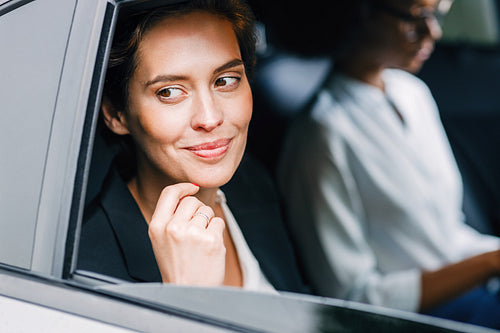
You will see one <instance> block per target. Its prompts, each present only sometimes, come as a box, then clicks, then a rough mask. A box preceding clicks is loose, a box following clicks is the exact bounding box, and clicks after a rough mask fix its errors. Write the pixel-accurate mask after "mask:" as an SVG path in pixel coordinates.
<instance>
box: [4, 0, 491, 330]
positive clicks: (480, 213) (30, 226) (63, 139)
mask: <svg viewBox="0 0 500 333" xmlns="http://www.w3.org/2000/svg"><path fill="white" fill-rule="evenodd" d="M169 2H170V1H169V0H158V1H143V0H116V1H109V2H108V1H87V2H85V1H76V0H64V1H60V0H42V1H36V0H3V1H2V0H0V45H7V46H8V47H7V48H6V50H7V51H8V52H7V51H5V52H4V51H2V53H4V55H2V56H0V59H1V60H2V61H3V62H5V63H6V64H8V65H7V66H2V70H4V68H5V72H4V73H2V75H0V84H3V87H7V86H8V87H14V88H16V89H14V90H15V91H16V94H12V93H11V92H10V91H11V90H9V89H5V91H0V100H1V101H2V102H1V103H2V108H5V110H7V111H9V110H14V111H15V112H0V129H2V131H1V132H2V138H4V139H5V141H9V147H8V149H5V151H2V156H7V157H9V158H8V159H7V161H6V162H5V163H2V164H1V166H0V169H1V170H2V175H0V187H2V188H4V189H9V193H8V195H7V192H6V191H2V197H1V200H0V212H2V214H3V215H2V219H3V221H2V222H0V225H2V228H3V230H7V231H6V232H4V233H3V235H2V233H0V298H1V296H2V295H4V294H6V295H7V296H9V293H8V291H9V290H10V289H11V290H16V291H15V293H17V294H16V295H17V296H9V297H13V298H18V299H21V300H22V299H26V300H28V301H29V302H30V303H33V304H37V302H39V303H40V304H41V303H43V302H48V303H50V302H52V303H51V304H52V305H51V306H52V307H53V308H63V307H64V311H68V312H72V311H74V312H75V313H76V312H77V311H81V310H82V309H81V308H78V306H79V304H78V298H67V300H66V301H59V299H57V298H56V297H52V294H50V292H54V293H58V295H59V294H64V293H68V294H69V291H70V289H71V288H74V289H77V290H78V291H80V292H81V291H89V290H90V291H92V292H95V294H93V297H94V298H92V299H91V300H90V301H89V302H88V303H83V302H82V304H85V307H86V309H84V310H85V311H86V313H87V314H89V313H90V314H91V315H93V316H94V315H95V316H96V318H100V320H102V321H105V320H110V321H111V320H113V321H114V322H118V323H121V321H120V320H122V318H118V317H119V316H118V314H115V315H114V316H116V318H115V317H113V315H110V314H109V313H108V312H107V311H106V309H104V310H103V311H101V310H100V309H98V308H96V309H92V305H94V304H97V303H94V302H96V299H95V297H97V296H96V295H100V296H102V295H105V296H106V300H107V301H108V302H109V303H111V301H112V300H120V302H123V304H126V305H127V306H131V305H138V304H139V305H140V306H141V307H142V308H144V309H149V310H151V309H153V310H154V311H157V312H159V313H161V314H167V315H168V316H172V317H175V318H181V319H183V320H184V319H185V320H189V321H193V322H195V323H196V324H200V326H201V325H205V324H206V325H210V327H222V328H223V329H224V330H225V329H227V330H230V331H241V332H253V331H309V329H311V328H315V329H317V330H318V331H350V332H364V331H366V330H368V329H374V330H378V329H380V330H382V329H383V330H389V331H391V330H392V331H401V330H403V331H405V330H413V331H418V332H458V331H464V332H465V331H471V332H472V331H474V328H470V327H466V326H457V325H454V324H453V323H447V322H443V321H439V320H437V319H432V318H423V317H419V316H417V315H416V314H413V313H403V312H399V311H392V310H390V309H374V308H372V307H369V306H365V305H363V304H355V303H350V302H347V301H342V300H335V299H323V298H316V297H313V296H310V297H309V296H304V297H299V296H298V295H287V294H284V295H285V296H286V297H283V298H282V297H279V296H268V297H263V296H262V295H257V294H253V293H237V292H235V291H234V290H229V289H223V290H214V289H209V288H208V289H204V288H186V287H176V286H169V285H164V286H159V285H158V284H156V285H153V284H130V283H123V281H120V280H118V279H115V278H112V277H109V276H103V275H101V274H97V273H93V272H86V271H79V270H77V269H76V254H77V252H78V238H79V231H80V227H81V222H82V216H83V212H84V210H85V207H87V206H88V205H89V204H90V203H91V202H92V200H94V199H95V198H96V196H97V195H98V193H99V191H100V188H101V186H102V183H103V180H104V178H105V176H106V173H107V171H108V169H109V166H110V164H111V162H112V160H113V158H114V157H115V156H116V154H117V152H118V150H119V147H116V146H115V145H113V144H110V143H109V142H107V141H106V139H105V138H104V136H103V135H102V129H103V128H102V126H103V124H102V123H101V122H100V120H99V112H98V111H99V105H100V94H101V92H102V85H103V80H104V77H105V68H106V61H107V52H109V44H110V41H111V39H112V35H113V23H114V22H115V20H116V15H117V10H116V8H119V10H132V9H139V8H145V7H147V6H157V5H161V4H163V3H169ZM249 3H250V4H251V5H252V6H254V9H255V11H256V14H257V19H258V20H259V21H260V23H259V26H258V31H257V33H258V36H259V43H258V62H257V66H256V72H255V75H254V78H253V83H252V90H253V96H254V113H253V118H252V122H251V127H250V130H249V139H248V144H247V150H248V152H249V153H251V154H252V155H254V156H255V157H257V158H258V159H260V161H261V162H262V163H263V164H264V166H265V167H266V168H267V169H268V170H269V172H270V173H271V174H272V175H275V173H276V163H277V159H278V156H279V153H280V149H281V145H282V143H283V138H284V136H285V135H286V131H287V128H288V126H289V124H290V123H291V121H292V120H293V119H294V117H296V116H297V115H298V114H300V113H302V112H307V110H308V108H309V107H310V106H311V103H313V102H314V100H315V92H316V91H318V89H319V88H320V87H321V85H322V84H323V82H324V81H325V79H326V78H327V76H328V74H329V73H330V71H331V70H332V68H334V66H335V61H334V59H330V58H327V57H306V56H303V55H299V54H297V53H295V52H294V51H292V50H288V49H286V48H284V47H282V46H281V45H280V44H279V43H278V41H276V40H273V38H272V36H270V35H269V34H268V31H267V30H266V18H265V16H263V15H261V14H262V12H264V11H265V10H266V1H259V0H252V1H251V0H249ZM45 5H46V6H45ZM56 11H57V13H58V15H55V16H54V15H53V13H54V12H56ZM89 13H90V14H92V15H90V14H89ZM4 14H5V15H4ZM94 14H95V15H94ZM24 15H26V17H30V18H31V17H32V18H33V20H31V21H30V23H31V25H26V24H23V25H19V24H18V25H17V26H16V27H17V28H16V29H15V31H14V30H12V31H11V33H9V34H7V33H1V31H2V28H3V29H4V30H3V31H7V30H8V28H9V27H11V25H9V24H11V23H12V22H15V21H16V20H20V18H23V16H24ZM88 17H92V21H89V22H91V23H88V22H87V21H86V19H88ZM499 17H500V0H473V1H470V0H455V2H454V4H453V7H452V9H451V11H450V13H449V15H448V16H447V17H446V21H445V28H444V31H445V35H444V38H443V39H442V40H441V41H440V42H439V43H438V44H437V47H436V50H435V52H434V54H433V56H432V57H431V58H430V60H429V61H428V62H427V63H426V65H425V66H424V68H423V70H422V71H421V72H420V73H419V74H418V75H419V76H420V77H421V78H422V79H423V80H424V81H425V82H426V83H427V84H428V85H429V87H430V89H431V91H432V93H433V95H434V97H435V99H436V101H437V103H438V106H439V109H440V112H441V118H442V120H443V123H444V126H445V129H446V131H447V134H448V136H449V139H450V142H451V144H452V148H453V151H454V153H455V157H456V159H457V162H458V164H459V168H460V170H461V172H462V178H463V181H464V186H465V198H464V213H465V215H466V217H467V221H468V223H470V224H471V225H472V226H474V227H475V228H477V229H478V230H479V231H481V232H485V233H490V234H495V235H500V205H499V202H500V174H499V173H498V170H500V136H499V135H498V133H499V131H498V128H500V98H498V96H499V95H498V94H499V92H500V80H499V78H500V22H499ZM37 27H39V29H36V28H37ZM42 27H43V28H42ZM103 27H104V28H103ZM47 36H50V37H51V42H50V43H48V44H49V45H50V47H48V46H47V45H44V41H46V37H47ZM80 36H85V38H84V39H82V38H80ZM20 40H22V41H23V43H20V42H19V41H20ZM95 40H97V41H98V42H97V43H94V42H95ZM299 42H300V41H299ZM26 45H30V46H31V45H33V47H34V48H36V49H37V50H43V51H40V53H39V54H37V57H38V58H37V59H38V62H37V61H33V54H32V52H31V53H30V52H26V50H25V48H23V47H24V46H26ZM81 45H91V46H89V50H86V52H87V53H85V52H81V51H82V50H81ZM76 46H78V47H76ZM94 53H95V59H97V62H95V63H94V58H93V57H92V56H93V55H94ZM19 54H22V56H19ZM89 59H90V60H89ZM11 63H12V64H20V66H10V64H11ZM40 63H43V64H44V66H40ZM47 64H48V65H47ZM65 66H66V67H65ZM19 68H22V70H23V73H24V74H23V75H19V73H18V70H19ZM54 68H55V69H57V70H54ZM69 68H71V70H69ZM40 71H41V72H40ZM31 73H37V75H32V74H31ZM1 76H3V78H2V77H1ZM26 77H29V78H30V80H31V84H32V86H31V88H33V89H26V82H25V81H26ZM80 79H81V82H79V81H78V80H80ZM6 82H8V83H6ZM299 83H300V84H299ZM80 84H81V85H82V86H80ZM18 87H24V88H23V89H19V88H18ZM34 87H36V89H35V88H34ZM82 87H83V88H82ZM28 90H31V91H28ZM27 97H29V98H27ZM19 110H20V111H19ZM33 110H35V111H36V113H35V112H34V111H33ZM67 110H71V112H68V111H67ZM27 111H29V112H31V113H28V112H27ZM65 111H66V113H65ZM26 115H31V116H26ZM33 115H36V116H33ZM12 123H14V124H16V125H18V126H10V125H6V124H12ZM68 124H70V125H68ZM82 124H83V125H82ZM25 133H30V134H31V136H30V135H24V134H25ZM33 137H36V138H37V140H33ZM12 142H16V147H14V148H15V149H13V148H12V146H13V145H12ZM4 147H5V145H3V146H2V150H3V149H4ZM74 147H78V148H79V149H74ZM26 156H30V160H29V163H27V162H26V158H25V157H26ZM73 164H74V166H73ZM61 170H63V171H65V172H66V173H64V172H61ZM68 170H69V171H68ZM75 170H76V172H74V173H71V172H70V171H75ZM60 189H63V190H60ZM54 193H55V194H54ZM21 201H22V203H23V209H19V205H20V202H21ZM14 220H15V221H19V222H18V223H17V224H14V223H12V221H14ZM5 272H7V274H4V273H5ZM3 275H5V276H6V277H4V276H3ZM18 275H20V276H23V277H24V278H23V281H24V282H23V283H19V281H18V280H17V276H18ZM13 276H16V278H13ZM26 276H27V278H26ZM35 281H37V283H39V284H40V286H37V287H36V288H35V289H36V290H37V292H39V294H40V297H44V299H47V301H45V300H44V301H43V302H42V301H39V300H37V299H36V297H37V294H36V293H33V292H32V290H34V289H31V288H34V287H33V285H34V284H35ZM61 281H63V282H61ZM2 283H3V284H2ZM44 284H47V285H50V287H47V288H45V287H44V286H43V285H44ZM160 287H162V288H160ZM2 288H3V289H2ZM9 288H10V289H9ZM16 288H18V289H16ZM21 289H23V290H21ZM57 290H59V291H57ZM61 290H62V291H61ZM13 293H14V292H13ZM80 296H81V295H80ZM214 300H216V301H217V303H218V304H220V306H213V304H212V303H211V302H212V301H214ZM235 302H238V304H239V307H238V309H235V308H234V305H235ZM56 303H57V304H56ZM54 304H55V305H54ZM61 304H62V305H61ZM89 304H90V305H89ZM106 304H108V303H106ZM63 305H64V306H63ZM82 306H83V305H82ZM67 309H72V310H71V311H70V310H67ZM269 309H273V311H269ZM127 311H129V312H126V313H127V316H130V318H132V316H133V315H134V312H135V313H136V314H137V311H136V309H133V311H132V310H130V309H129V310H127ZM99 312H101V313H99ZM139 315H141V314H139ZM143 315H144V318H150V317H148V316H150V314H147V313H146V314H143ZM89 316H90V315H89ZM106 316H109V318H113V319H108V318H106ZM122 317H123V316H122ZM153 317H154V316H153ZM0 318H1V311H0ZM287 318H292V319H296V320H297V322H296V321H295V320H288V319H287ZM132 320H133V319H130V322H131V321H132ZM161 323H162V321H161V320H160V321H158V323H157V324H158V326H155V327H161ZM127 325H128V323H127ZM130 325H131V327H135V328H137V329H143V328H144V327H145V325H146V326H147V323H145V321H143V322H135V323H133V324H130ZM151 325H153V324H151ZM153 326H154V325H153ZM153 326H151V327H153ZM179 327H184V326H179ZM185 327H187V326H185ZM196 327H197V328H199V327H198V326H196ZM0 328H1V325H0ZM207 331H209V330H207Z"/></svg>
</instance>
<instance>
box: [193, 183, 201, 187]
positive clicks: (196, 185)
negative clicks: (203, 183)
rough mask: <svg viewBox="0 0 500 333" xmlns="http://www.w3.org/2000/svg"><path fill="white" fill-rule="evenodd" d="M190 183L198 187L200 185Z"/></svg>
mask: <svg viewBox="0 0 500 333" xmlns="http://www.w3.org/2000/svg"><path fill="white" fill-rule="evenodd" d="M191 184H193V185H194V186H198V187H200V185H198V184H195V183H191Z"/></svg>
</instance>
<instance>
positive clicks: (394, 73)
mask: <svg viewBox="0 0 500 333" xmlns="http://www.w3.org/2000/svg"><path fill="white" fill-rule="evenodd" d="M384 81H385V82H386V84H387V85H389V86H391V87H392V88H398V89H399V90H402V91H405V92H406V93H425V94H430V89H429V87H428V86H427V84H426V83H425V82H424V81H423V80H422V79H420V78H419V77H417V76H415V75H413V74H411V73H408V72H407V71H404V70H401V69H386V70H385V71H384Z"/></svg>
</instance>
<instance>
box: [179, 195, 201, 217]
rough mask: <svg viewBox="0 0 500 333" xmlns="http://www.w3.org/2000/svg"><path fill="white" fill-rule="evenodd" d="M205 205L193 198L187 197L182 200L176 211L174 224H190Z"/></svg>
mask: <svg viewBox="0 0 500 333" xmlns="http://www.w3.org/2000/svg"><path fill="white" fill-rule="evenodd" d="M204 205H205V204H204V203H203V202H201V201H200V200H198V198H196V197H193V196H187V197H184V198H182V199H181V200H180V202H179V205H178V206H177V208H176V209H175V212H174V216H173V218H172V222H174V221H175V222H184V223H188V222H190V221H191V219H192V218H193V216H194V214H195V213H196V211H198V209H199V208H200V207H202V206H204Z"/></svg>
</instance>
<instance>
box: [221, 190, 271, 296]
mask: <svg viewBox="0 0 500 333" xmlns="http://www.w3.org/2000/svg"><path fill="white" fill-rule="evenodd" d="M216 201H217V203H219V204H220V205H221V207H222V211H223V213H224V220H225V222H226V227H227V229H228V231H229V234H230V235H231V238H232V240H233V243H234V246H235V248H236V253H237V255H238V259H239V262H240V266H241V273H242V275H243V288H242V289H243V290H250V291H262V292H277V291H276V290H275V289H274V287H273V286H272V285H271V284H270V283H269V281H267V279H266V277H265V276H264V273H262V271H261V269H260V266H259V262H258V261H257V259H255V256H254V255H253V253H252V251H250V248H249V247H248V244H247V242H246V240H245V238H244V237H243V234H242V232H241V229H240V227H239V226H238V223H236V219H235V218H234V216H233V214H232V213H231V210H230V209H229V207H228V206H227V203H226V197H225V195H224V193H223V192H222V191H221V190H218V191H217V198H216Z"/></svg>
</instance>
